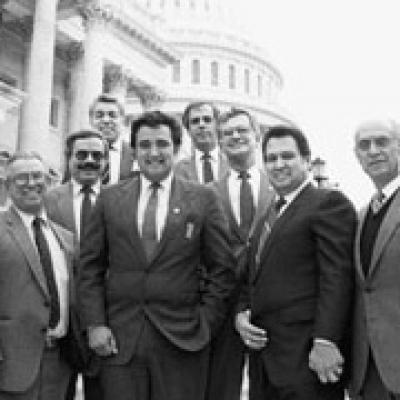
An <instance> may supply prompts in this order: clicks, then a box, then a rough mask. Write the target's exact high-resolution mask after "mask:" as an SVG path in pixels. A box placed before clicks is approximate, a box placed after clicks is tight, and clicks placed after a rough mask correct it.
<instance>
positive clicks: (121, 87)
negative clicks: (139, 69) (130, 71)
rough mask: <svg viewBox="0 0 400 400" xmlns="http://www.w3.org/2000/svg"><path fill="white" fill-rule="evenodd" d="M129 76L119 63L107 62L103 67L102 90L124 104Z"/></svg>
mask: <svg viewBox="0 0 400 400" xmlns="http://www.w3.org/2000/svg"><path fill="white" fill-rule="evenodd" d="M128 82H129V77H128V75H127V73H126V71H124V70H123V69H122V67H121V66H120V65H115V64H108V65H107V66H106V67H105V71H104V78H103V88H104V92H105V93H108V94H109V95H110V96H112V97H115V98H116V99H118V101H119V102H120V103H121V104H122V105H123V106H125V103H126V95H127V87H128Z"/></svg>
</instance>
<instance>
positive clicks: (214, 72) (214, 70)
mask: <svg viewBox="0 0 400 400" xmlns="http://www.w3.org/2000/svg"><path fill="white" fill-rule="evenodd" d="M211 86H218V63H217V62H216V61H213V62H212V63H211Z"/></svg>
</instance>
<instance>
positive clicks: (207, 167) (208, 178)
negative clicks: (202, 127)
mask: <svg viewBox="0 0 400 400" xmlns="http://www.w3.org/2000/svg"><path fill="white" fill-rule="evenodd" d="M201 159H202V160H203V182H204V183H208V182H212V181H213V172H212V167H211V155H210V153H209V152H208V151H205V152H204V153H203V155H202V156H201Z"/></svg>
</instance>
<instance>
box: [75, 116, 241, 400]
mask: <svg viewBox="0 0 400 400" xmlns="http://www.w3.org/2000/svg"><path fill="white" fill-rule="evenodd" d="M131 143H132V146H133V147H134V148H135V151H136V155H137V160H138V164H139V167H140V171H141V173H140V175H139V176H138V177H135V178H133V179H131V180H126V181H125V182H121V183H119V184H118V185H114V186H111V187H109V188H106V189H104V190H103V191H102V192H101V193H100V196H99V199H98V201H97V204H96V206H95V208H94V212H93V214H92V218H91V220H90V223H89V227H88V229H87V230H86V233H85V236H84V238H83V242H82V248H81V271H80V279H79V300H80V301H79V303H80V305H81V310H82V313H81V314H82V320H83V322H84V326H85V328H86V329H87V332H88V336H89V345H90V347H91V348H92V349H93V350H94V351H95V352H96V353H97V354H98V355H99V356H100V357H102V360H103V365H102V368H101V383H102V387H103V390H104V396H105V397H104V398H105V399H106V400H126V399H140V400H152V399H157V400H171V399H174V400H203V399H204V395H205V385H206V379H207V370H208V360H209V342H210V339H211V337H213V336H215V335H216V334H217V332H218V328H219V326H220V325H221V324H222V322H223V320H224V317H225V313H226V310H227V302H228V299H229V297H230V293H231V290H232V288H233V286H234V279H235V277H234V271H233V262H234V261H233V256H232V253H231V251H230V248H229V236H228V226H227V221H226V218H225V216H224V213H223V211H222V208H221V205H220V203H219V201H218V199H217V194H216V193H215V191H214V190H213V189H212V188H210V187H206V186H203V185H199V184H198V183H195V182H189V181H187V180H184V179H182V178H180V177H178V176H176V174H174V172H173V165H174V163H175V158H176V156H177V153H178V151H179V147H180V144H181V127H180V124H179V123H178V121H176V120H175V119H174V118H172V117H170V116H168V115H166V114H164V113H161V112H159V111H154V112H148V113H145V114H143V115H141V116H140V117H139V118H138V119H137V120H135V121H134V123H133V124H132V135H131ZM200 262H202V263H203V264H204V266H205V268H206V270H207V274H208V285H207V287H206V290H205V291H204V292H200V276H199V274H198V265H199V263H200Z"/></svg>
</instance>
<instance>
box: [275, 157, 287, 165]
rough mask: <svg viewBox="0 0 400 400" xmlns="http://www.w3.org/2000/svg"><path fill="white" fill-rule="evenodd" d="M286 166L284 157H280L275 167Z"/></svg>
mask: <svg viewBox="0 0 400 400" xmlns="http://www.w3.org/2000/svg"><path fill="white" fill-rule="evenodd" d="M284 165H285V163H284V161H283V159H282V157H280V156H278V157H277V158H276V160H275V163H274V167H275V168H282V167H283V166H284Z"/></svg>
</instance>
